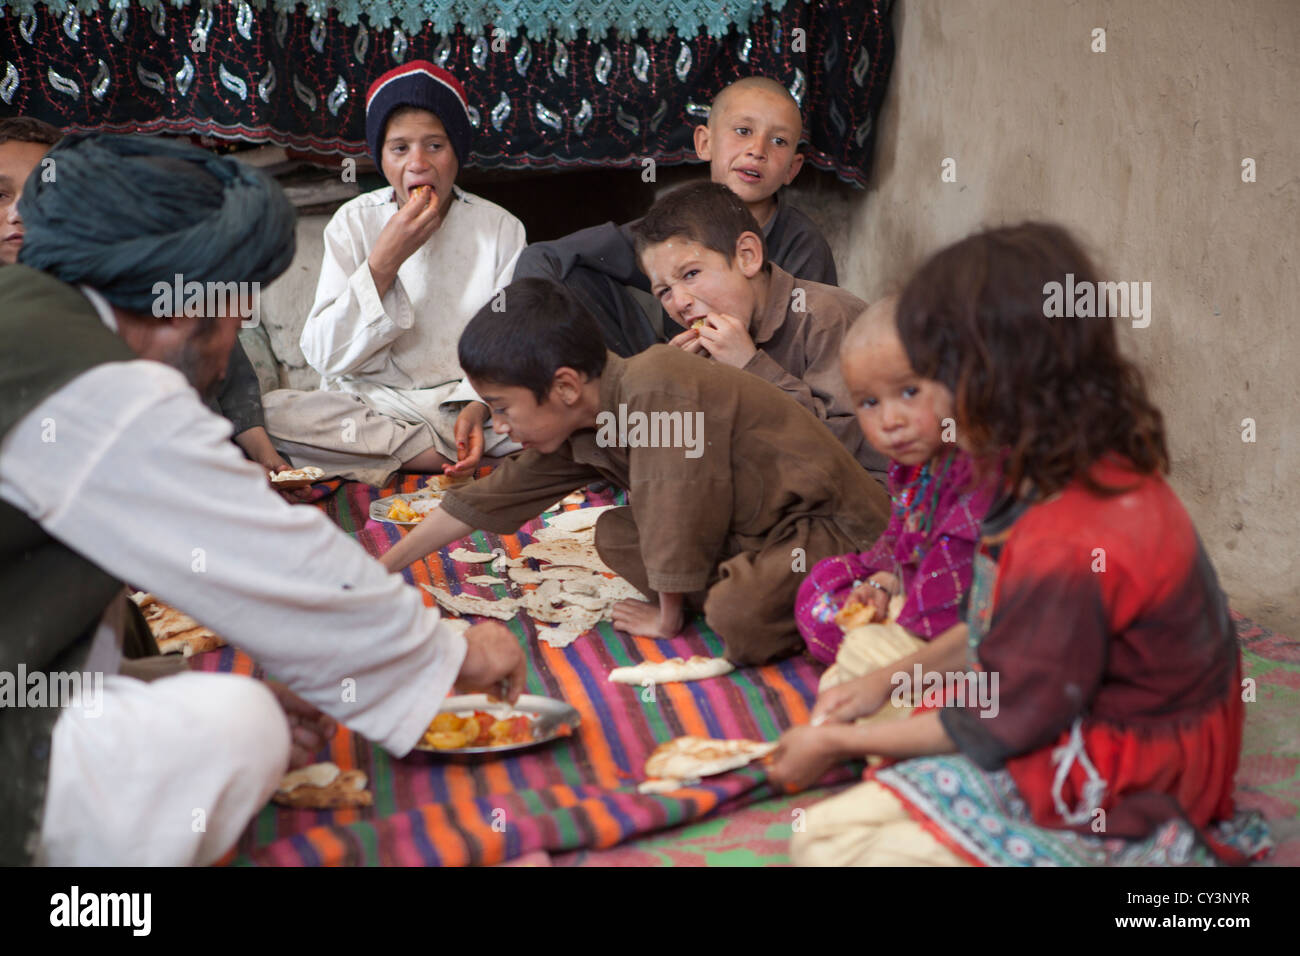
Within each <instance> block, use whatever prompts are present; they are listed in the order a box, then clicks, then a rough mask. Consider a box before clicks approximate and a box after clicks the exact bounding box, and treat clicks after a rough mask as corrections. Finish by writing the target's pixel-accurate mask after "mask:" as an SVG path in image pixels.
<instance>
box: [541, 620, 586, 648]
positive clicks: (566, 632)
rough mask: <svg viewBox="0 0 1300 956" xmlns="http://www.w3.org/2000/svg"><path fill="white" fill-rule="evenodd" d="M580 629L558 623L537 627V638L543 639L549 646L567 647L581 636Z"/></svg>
mask: <svg viewBox="0 0 1300 956" xmlns="http://www.w3.org/2000/svg"><path fill="white" fill-rule="evenodd" d="M582 634H583V632H582V631H575V630H573V629H572V628H568V627H564V626H563V625H558V626H556V627H541V626H539V627H538V628H537V639H538V640H540V641H545V642H546V643H547V644H549V645H550V646H551V647H568V646H569V645H570V644H572V643H573V642H574V641H576V640H577V639H578V638H580V637H582Z"/></svg>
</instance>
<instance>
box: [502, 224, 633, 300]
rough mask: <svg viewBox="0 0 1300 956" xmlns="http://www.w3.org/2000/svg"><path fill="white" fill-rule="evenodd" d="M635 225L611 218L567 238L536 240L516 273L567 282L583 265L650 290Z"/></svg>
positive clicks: (519, 277)
mask: <svg viewBox="0 0 1300 956" xmlns="http://www.w3.org/2000/svg"><path fill="white" fill-rule="evenodd" d="M632 225H633V224H632V223H627V224H625V225H622V226H616V225H614V224H613V223H612V222H607V223H605V224H604V225H601V226H592V227H590V228H588V229H580V230H578V231H577V232H574V233H571V234H569V235H567V236H565V237H564V238H563V239H552V240H551V241H549V242H534V243H532V244H531V245H530V246H528V247H527V248H526V249H524V251H523V253H522V254H520V256H519V261H518V263H516V265H515V274H514V277H515V278H516V279H526V278H530V277H532V278H540V279H552V280H554V281H556V282H564V281H565V280H566V279H567V278H568V277H569V274H570V273H572V272H573V270H574V269H577V268H580V267H581V268H586V269H591V270H593V271H595V272H599V273H600V274H602V275H606V276H609V277H610V278H611V279H613V280H615V281H616V282H621V283H622V284H623V285H630V286H635V287H636V288H638V289H641V290H643V291H645V292H649V291H650V280H649V279H647V278H646V276H645V273H644V272H642V271H641V266H640V265H639V264H638V263H637V261H636V252H635V250H634V248H633V246H632V235H631V226H632Z"/></svg>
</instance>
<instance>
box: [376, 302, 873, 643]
mask: <svg viewBox="0 0 1300 956" xmlns="http://www.w3.org/2000/svg"><path fill="white" fill-rule="evenodd" d="M504 305H505V311H504V312H493V311H491V309H490V308H484V309H483V310H481V311H480V312H479V314H478V315H477V316H475V317H474V319H473V320H472V321H471V322H470V324H469V325H468V326H467V327H466V329H465V332H464V334H463V335H462V336H461V339H460V347H459V357H460V363H461V366H462V367H463V368H464V369H465V372H466V374H467V376H468V377H469V380H470V382H471V384H472V385H473V386H474V387H475V389H476V390H477V391H478V392H479V394H480V395H482V396H483V399H484V400H485V401H487V402H488V403H489V406H490V408H491V410H492V415H493V420H494V423H495V424H494V428H495V429H496V431H497V432H498V434H502V435H508V436H509V437H510V438H511V439H512V440H513V441H516V442H519V443H520V444H521V445H522V446H523V448H524V450H523V452H522V453H520V454H519V455H517V456H515V457H513V458H511V459H509V460H507V461H505V462H504V463H502V464H501V466H500V467H498V468H497V469H496V470H495V471H494V472H493V473H492V474H491V475H489V476H487V477H486V478H481V479H479V480H478V481H476V482H474V483H473V484H471V485H469V486H467V487H464V488H460V489H455V490H453V491H451V492H449V493H448V494H447V495H446V497H444V498H443V500H442V506H441V507H440V508H438V509H436V510H435V511H434V512H432V513H431V514H430V515H429V516H428V517H427V518H425V520H424V522H423V523H422V524H420V525H419V526H417V527H416V528H415V529H413V530H412V531H411V532H410V533H409V534H408V535H407V536H406V537H405V538H404V539H403V540H402V541H401V542H400V543H399V544H397V545H396V546H395V547H394V548H393V549H392V550H390V551H389V552H388V553H387V554H386V555H384V557H383V559H382V561H383V564H384V565H385V567H387V568H388V569H389V570H390V571H397V570H400V569H401V568H404V567H406V566H407V565H409V564H410V563H411V562H413V561H416V560H418V559H420V558H422V557H423V556H424V555H426V554H429V553H431V552H434V551H437V550H439V549H441V548H443V547H445V546H446V545H448V544H450V543H451V542H453V541H456V540H458V539H460V538H462V537H464V536H465V535H467V534H469V533H471V532H472V531H474V530H475V529H483V530H486V531H491V532H495V533H498V534H510V533H513V532H515V531H516V530H517V529H518V528H519V527H520V525H522V524H523V523H524V522H525V521H527V520H529V519H531V518H534V517H536V516H537V515H539V514H541V512H542V511H543V510H545V509H546V508H547V507H548V506H549V505H551V504H552V503H553V502H555V501H556V500H557V499H559V498H560V497H562V496H563V495H565V494H566V493H568V492H570V491H572V490H573V489H574V488H580V487H583V486H584V485H587V484H590V483H591V482H593V481H596V480H600V479H604V480H607V481H610V482H612V483H613V484H615V485H617V486H618V487H621V488H624V489H626V490H627V491H628V500H629V504H628V506H627V507H625V508H616V509H612V510H610V511H607V512H605V513H604V514H602V515H601V517H600V519H599V521H598V522H597V524H596V550H597V551H598V553H599V555H600V557H601V559H602V560H603V561H604V562H605V564H607V565H608V566H609V567H610V568H611V569H613V570H614V571H616V572H618V573H619V574H620V575H622V576H623V577H625V578H626V579H627V580H628V581H630V582H631V583H632V584H634V585H635V586H636V587H637V588H638V589H639V590H640V591H641V592H642V593H644V594H649V595H655V598H654V600H652V601H651V602H649V603H647V602H644V601H623V602H620V603H619V604H618V605H617V606H616V608H615V614H614V624H615V626H616V627H619V628H620V629H622V630H625V631H628V632H630V633H633V634H643V635H650V636H659V637H673V636H675V635H676V634H678V633H679V632H680V631H681V630H682V628H683V626H684V624H685V622H686V620H687V616H686V613H685V607H686V605H687V604H688V603H689V604H690V605H692V606H696V607H700V608H701V609H702V610H703V612H704V617H705V620H706V621H707V623H708V624H709V626H710V627H711V628H712V629H713V630H714V632H715V633H716V634H717V635H718V636H719V637H720V638H721V639H722V642H723V645H724V648H725V654H726V656H727V658H728V659H729V660H731V661H732V662H734V663H736V664H742V665H743V664H759V663H763V662H765V661H768V660H771V659H773V658H776V657H780V656H782V655H785V654H788V653H791V652H793V651H795V650H797V649H798V648H799V646H800V638H799V632H798V630H797V629H796V627H795V622H794V615H793V607H794V598H795V594H796V592H797V591H798V588H799V583H800V581H801V580H802V578H803V572H804V571H805V570H806V569H807V568H808V567H811V566H812V564H813V563H815V562H816V561H817V560H819V559H820V558H822V557H827V556H829V555H832V554H838V553H842V552H844V551H846V550H850V549H852V548H859V549H860V548H862V547H864V546H865V545H866V544H867V543H869V542H870V541H872V540H874V538H875V537H876V536H877V535H879V533H880V532H881V530H882V529H883V528H884V525H885V522H886V520H887V518H888V513H889V501H888V498H887V496H886V495H885V492H884V490H883V489H882V488H881V487H880V485H879V484H877V483H876V482H875V481H873V480H872V478H871V476H870V475H868V474H867V473H866V472H865V471H864V470H863V469H862V468H861V467H860V466H859V464H858V463H857V462H856V461H855V460H854V459H853V457H852V456H851V455H850V454H849V453H848V452H847V451H846V450H845V448H844V447H843V445H841V444H840V443H839V442H838V441H836V440H835V437H834V436H833V435H832V434H831V433H830V432H829V431H828V430H827V429H826V428H825V427H823V426H822V424H821V423H820V422H819V421H818V420H817V418H816V417H815V416H814V415H813V414H812V412H810V411H809V410H808V409H807V408H804V407H801V406H800V405H799V403H797V402H795V401H794V400H792V399H791V398H790V397H789V395H788V394H786V393H784V392H783V391H782V390H781V389H779V388H776V387H775V386H773V385H771V384H770V383H768V382H765V381H763V380H762V379H761V378H760V377H759V376H757V375H752V374H750V373H748V372H744V371H741V370H740V369H737V368H732V367H729V366H726V365H723V364H721V363H717V362H708V361H706V360H704V359H703V358H701V357H700V356H697V355H690V354H688V353H686V352H685V351H683V350H682V349H678V348H673V347H670V346H667V345H658V346H654V347H652V348H650V349H648V350H646V351H645V352H643V353H641V354H639V355H635V356H633V357H632V358H629V359H623V358H621V357H619V356H617V355H614V354H613V353H611V352H609V351H607V350H606V348H605V344H604V342H603V341H602V339H601V336H600V329H599V326H598V325H597V323H596V320H595V319H594V318H593V317H592V316H591V315H590V313H589V312H588V310H587V309H586V308H585V307H584V306H583V305H582V303H581V302H580V301H579V300H578V299H577V297H576V296H575V295H574V294H573V293H572V292H571V291H569V290H568V289H566V288H565V287H564V286H561V285H559V284H558V283H554V282H547V281H545V280H541V279H523V280H517V281H515V282H513V283H511V284H510V285H509V286H507V287H506V289H505V296H504ZM687 421H689V422H691V423H693V427H692V429H690V431H691V432H692V434H691V435H690V436H687V435H686V432H687V431H688V429H686V428H684V427H680V424H681V423H684V422H687ZM647 423H648V425H649V427H648V428H647V427H646V425H647ZM625 426H627V427H625ZM687 438H689V440H685V439H687Z"/></svg>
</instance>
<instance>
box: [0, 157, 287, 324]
mask: <svg viewBox="0 0 1300 956" xmlns="http://www.w3.org/2000/svg"><path fill="white" fill-rule="evenodd" d="M46 160H47V161H43V162H42V164H41V166H38V167H37V168H36V170H34V171H33V172H32V175H31V176H30V177H29V178H28V180H27V183H26V185H24V187H23V196H22V199H21V200H19V202H18V213H19V215H21V216H22V218H23V225H24V227H25V229H26V237H25V238H24V240H23V246H22V249H21V250H20V251H19V254H18V260H19V261H20V262H22V263H24V264H26V265H29V266H32V267H33V268H36V269H40V270H42V271H44V272H48V273H49V274H50V275H53V276H55V277H57V278H59V279H62V280H63V281H64V282H68V283H72V284H79V283H84V284H86V285H89V286H91V287H92V288H95V289H97V290H99V292H101V293H102V294H103V295H104V297H105V298H106V299H108V301H109V302H111V303H113V304H114V305H115V306H117V307H118V308H121V309H126V310H128V311H131V312H142V313H144V314H146V315H148V314H152V310H153V303H154V301H155V299H156V298H157V296H156V295H155V294H154V291H153V289H154V284H155V283H157V282H166V283H167V284H168V285H169V286H170V285H171V284H172V283H173V281H174V280H175V277H176V275H177V274H180V275H181V276H182V277H183V281H184V282H186V283H188V282H202V283H207V282H258V283H268V282H270V281H271V280H272V279H274V278H275V277H276V276H278V275H279V274H280V273H282V272H284V270H285V269H287V268H288V267H289V263H290V262H291V261H292V260H293V251H294V238H295V235H294V223H295V219H296V217H295V214H294V209H293V205H292V204H291V203H290V202H289V199H288V197H286V196H285V194H284V190H282V189H281V188H280V186H279V184H278V183H276V182H275V180H273V179H271V178H270V177H269V176H267V175H266V174H265V173H262V172H261V171H260V170H257V169H255V168H253V167H251V166H246V165H244V164H243V163H240V162H237V161H236V160H233V159H229V158H227V157H222V156H216V155H214V154H212V153H209V152H207V151H206V150H202V149H199V148H198V147H195V146H191V145H189V144H187V143H180V142H175V141H172V140H164V139H156V138H153V137H149V136H116V135H109V134H104V133H82V134H75V135H72V136H67V137H65V138H64V139H63V140H62V141H61V142H60V143H59V144H58V145H57V146H55V147H54V148H53V149H51V150H50V151H49V152H48V153H47V154H46ZM48 160H53V161H54V163H53V165H52V166H51V164H50V163H49V162H48ZM47 179H49V180H52V181H48V182H47V181H46V180H47Z"/></svg>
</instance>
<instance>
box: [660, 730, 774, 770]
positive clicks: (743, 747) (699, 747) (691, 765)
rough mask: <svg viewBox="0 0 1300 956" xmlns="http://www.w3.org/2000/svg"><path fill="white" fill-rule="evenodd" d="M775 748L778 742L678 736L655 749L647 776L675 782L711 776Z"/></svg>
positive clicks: (732, 768)
mask: <svg viewBox="0 0 1300 956" xmlns="http://www.w3.org/2000/svg"><path fill="white" fill-rule="evenodd" d="M776 748H777V742H776V741H771V742H767V743H765V742H763V741H759V740H714V739H712V738H710V737H691V736H687V737H677V738H675V739H673V740H670V741H668V742H667V743H663V744H660V745H659V746H658V747H656V748H655V750H654V752H653V753H652V754H650V756H649V757H648V758H647V759H646V762H645V773H646V776H647V777H652V778H655V779H660V780H675V781H682V780H690V779H693V778H701V777H712V776H714V775H715V774H720V773H727V772H728V771H730V770H736V769H738V768H740V767H743V766H745V765H746V764H748V763H750V762H751V761H753V760H757V759H759V758H760V757H766V756H767V755H768V754H770V753H771V752H772V751H774V750H776Z"/></svg>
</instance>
